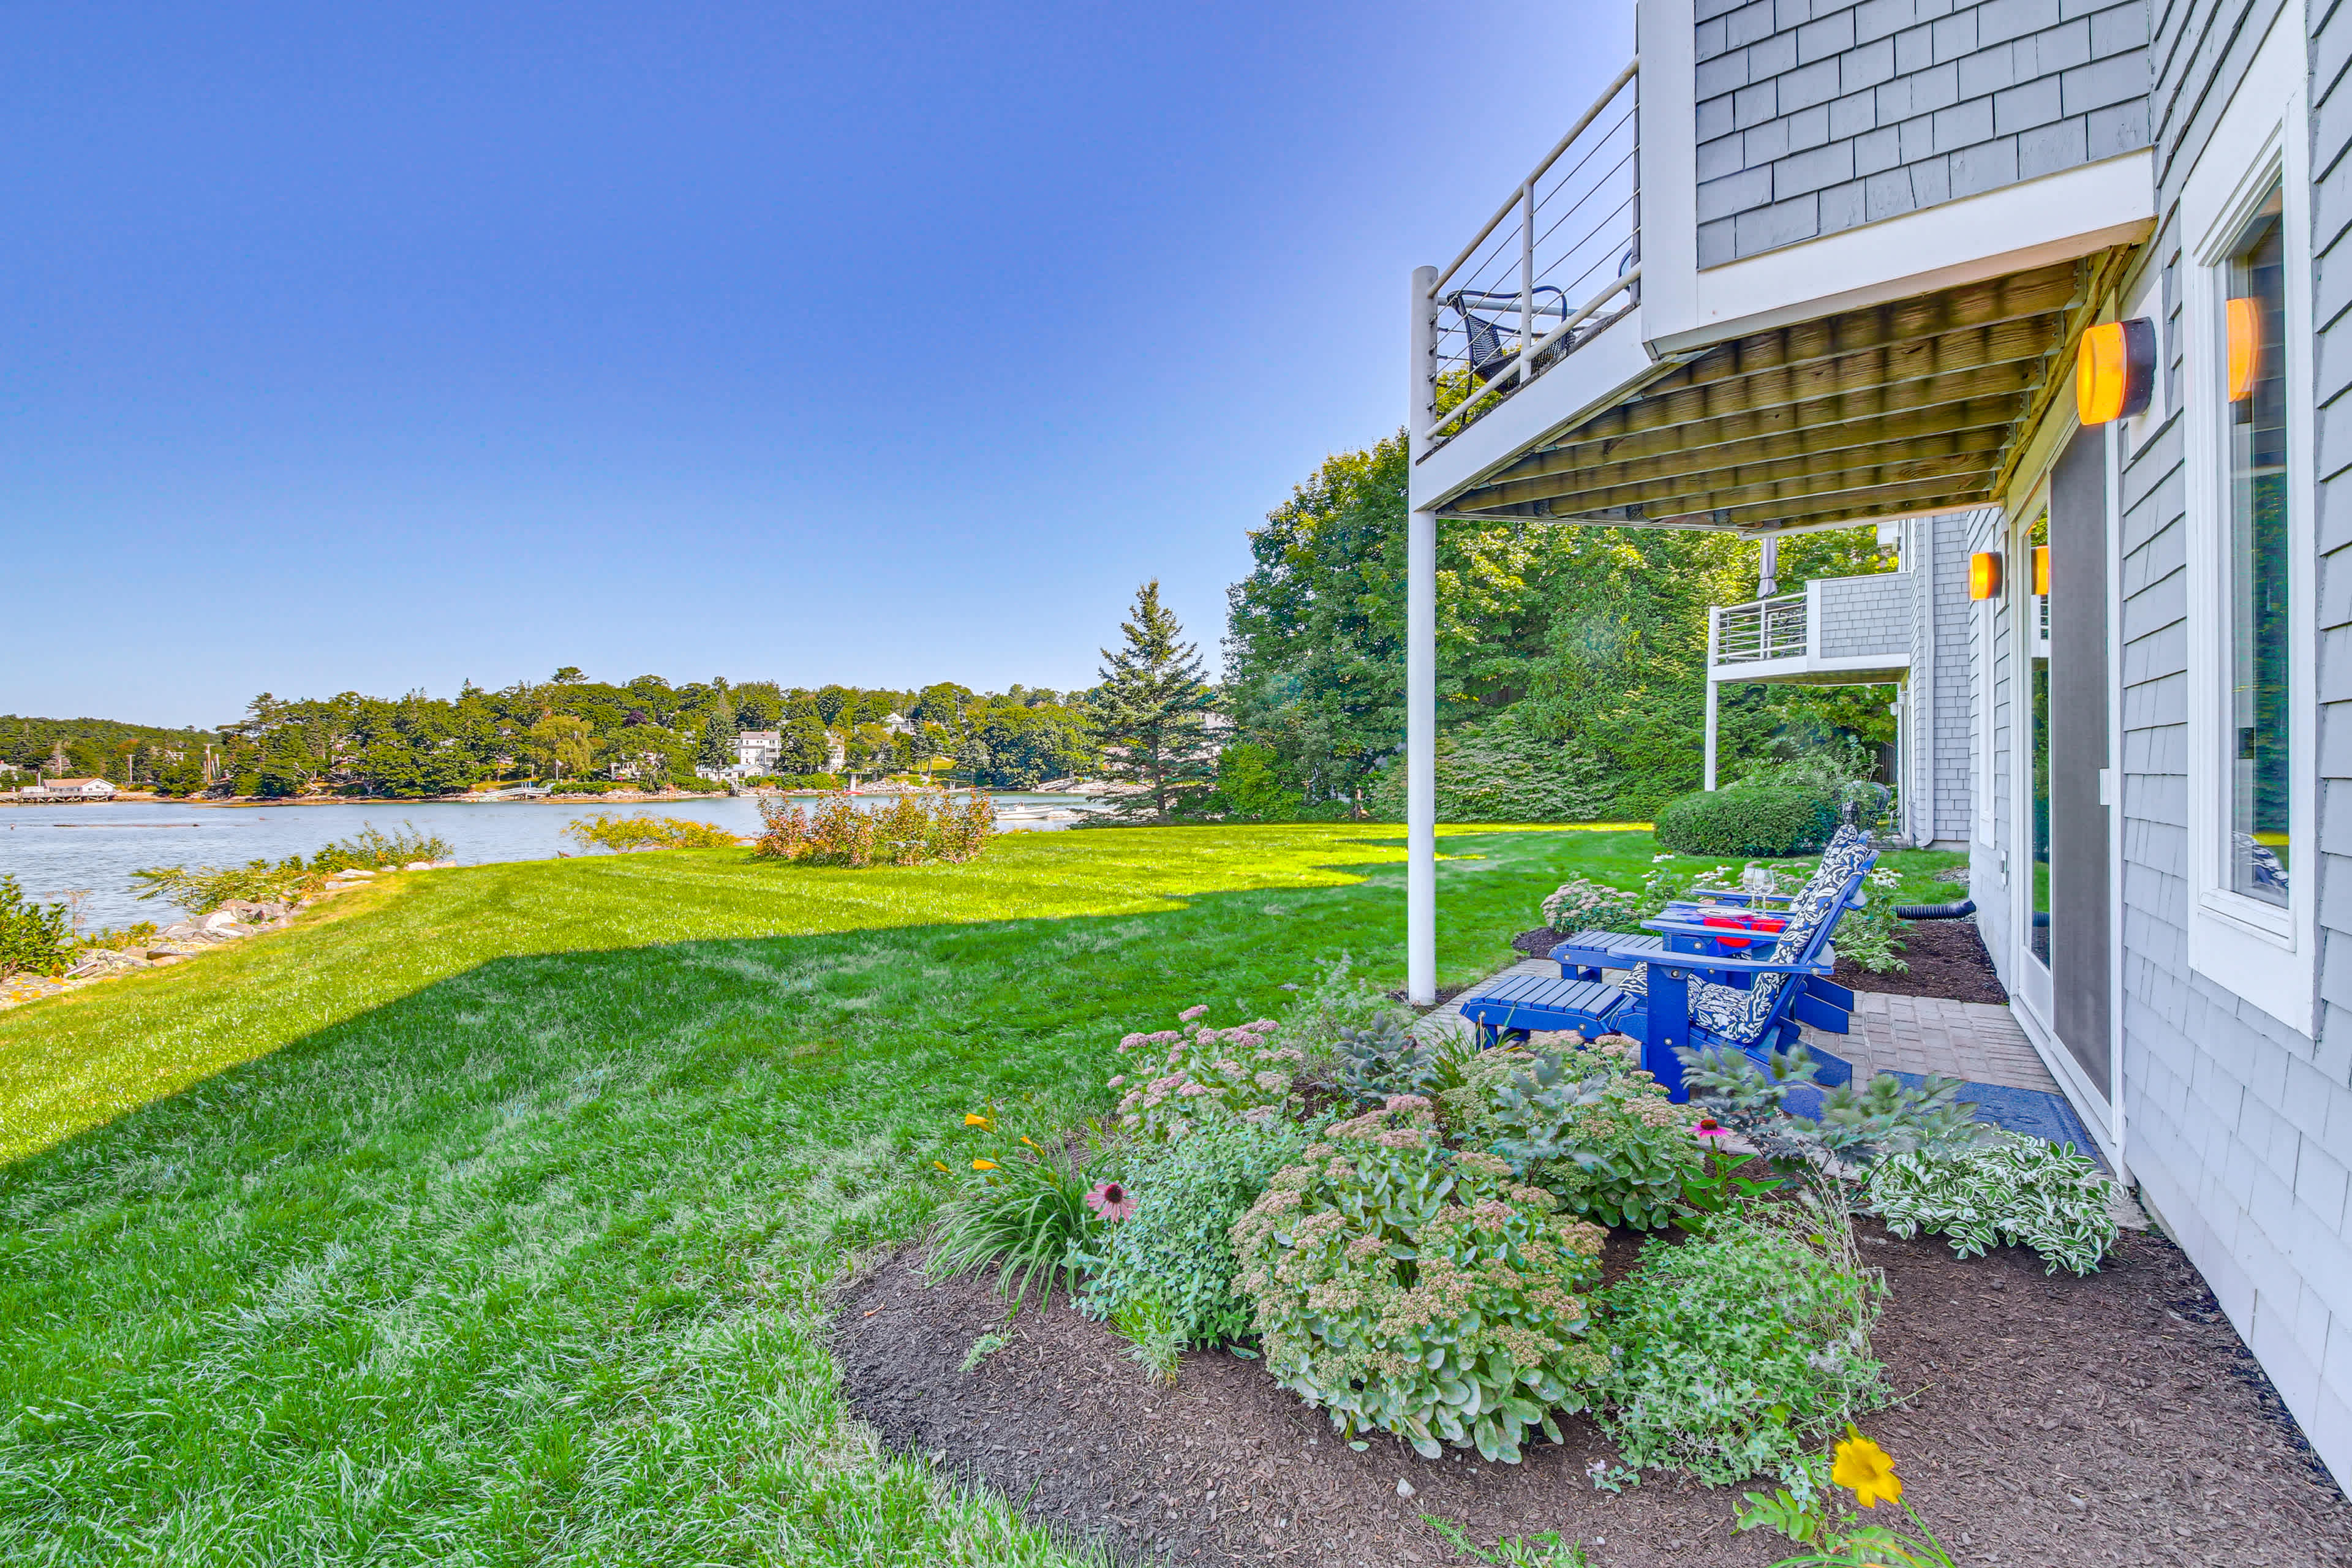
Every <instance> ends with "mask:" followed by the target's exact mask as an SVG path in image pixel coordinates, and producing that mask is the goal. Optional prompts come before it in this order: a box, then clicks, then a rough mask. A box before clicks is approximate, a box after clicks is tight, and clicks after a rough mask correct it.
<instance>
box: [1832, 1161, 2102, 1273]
mask: <svg viewBox="0 0 2352 1568" xmlns="http://www.w3.org/2000/svg"><path fill="white" fill-rule="evenodd" d="M2109 1186H2110V1184H2109V1183H2108V1180H2107V1178H2106V1176H2105V1174H2104V1173H2101V1171H2100V1170H2099V1168H2098V1166H2097V1165H2096V1164H2095V1163H2092V1161H2091V1160H2090V1159H2089V1158H2088V1157H2087V1156H2085V1155H2083V1154H2078V1153H2076V1152H2074V1148H2073V1146H2072V1145H2069V1146H2067V1147H2066V1148H2063V1149H2061V1148H2059V1147H2058V1146H2056V1145H2055V1144H2052V1143H2045V1142H2042V1140H2041V1139H2039V1138H2028V1137H2025V1136H2023V1135H2022V1134H2020V1133H2016V1132H2011V1131H2006V1130H2004V1131H1998V1132H1995V1133H1992V1134H1990V1136H1988V1137H1987V1138H1986V1139H1985V1140H1984V1141H1983V1142H1978V1143H1973V1144H1970V1145H1968V1146H1967V1147H1964V1148H1960V1149H1957V1150H1953V1151H1950V1152H1945V1153H1929V1152H1923V1151H1914V1152H1910V1153H1906V1154H1895V1155H1891V1156H1889V1157H1888V1158H1886V1159H1885V1160H1882V1161H1880V1162H1879V1163H1877V1164H1876V1165H1874V1166H1873V1167H1872V1168H1871V1171H1870V1173H1869V1175H1868V1176H1867V1177H1866V1178H1865V1179H1864V1193H1865V1194H1866V1195H1865V1202H1866V1204H1867V1205H1868V1207H1869V1208H1870V1209H1871V1210H1872V1211H1873V1212H1874V1213H1875V1214H1877V1215H1879V1217H1881V1218H1882V1219H1884V1220H1885V1222H1886V1228H1887V1229H1889V1230H1891V1231H1893V1232H1894V1233H1895V1235H1897V1236H1899V1237H1905V1238H1906V1239H1907V1238H1909V1237H1914V1236H1916V1235H1917V1234H1918V1233H1919V1232H1921V1231H1923V1230H1930V1231H1941V1232H1942V1233H1943V1234H1944V1235H1945V1236H1947V1237H1950V1238H1951V1243H1952V1250H1953V1251H1954V1252H1956V1253H1958V1254H1959V1255H1960V1256H1961V1257H1962V1258H1974V1257H1976V1256H1978V1255H1979V1254H1980V1253H1983V1252H1985V1251H1988V1250H1990V1248H1992V1247H2000V1246H2001V1245H2003V1244H2005V1243H2015V1244H2017V1245H2019V1246H2022V1247H2032V1249H2033V1250H2034V1251H2035V1252H2036V1253H2038V1254H2040V1255H2041V1258H2042V1263H2043V1265H2044V1270H2043V1271H2044V1272H2045V1273H2050V1274H2055V1273H2057V1272H2058V1270H2059V1268H2060V1267H2061V1266H2063V1267H2064V1268H2071V1269H2073V1270H2074V1272H2075V1273H2076V1274H2088V1273H2090V1272H2092V1271H2093V1270H2094V1269H2095V1268H2098V1266H2099V1260H2100V1259H2101V1258H2105V1257H2106V1255H2107V1249H2108V1248H2109V1247H2113V1246H2114V1245H2115V1244H2116V1218H2115V1215H2113V1214H2112V1213H2111V1212H2109V1210H2108V1208H2107V1196H2108V1192H2109Z"/></svg>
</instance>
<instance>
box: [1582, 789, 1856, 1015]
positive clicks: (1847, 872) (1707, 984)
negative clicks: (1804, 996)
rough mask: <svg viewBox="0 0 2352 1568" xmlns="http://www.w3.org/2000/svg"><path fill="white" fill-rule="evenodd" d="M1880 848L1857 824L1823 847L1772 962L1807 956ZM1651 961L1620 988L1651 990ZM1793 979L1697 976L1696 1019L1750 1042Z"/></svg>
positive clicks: (1775, 945) (1694, 985) (1793, 905)
mask: <svg viewBox="0 0 2352 1568" xmlns="http://www.w3.org/2000/svg"><path fill="white" fill-rule="evenodd" d="M1874 854H1875V851H1874V850H1873V849H1872V848H1871V847H1870V837H1869V836H1868V835H1867V834H1864V833H1859V832H1856V831H1855V830H1854V829H1853V828H1852V827H1840V828H1839V829H1838V830H1837V832H1836V833H1835V834H1834V835H1832V837H1831V838H1830V841H1829V844H1828V845H1827V846H1826V847H1824V848H1823V849H1822V862H1821V865H1820V867H1819V868H1816V869H1815V870H1814V872H1813V875H1812V877H1811V879H1810V880H1808V881H1807V882H1806V884H1805V887H1804V889H1803V890H1802V891H1801V892H1800V893H1798V894H1797V895H1796V897H1795V898H1793V899H1791V900H1790V903H1789V911H1788V913H1789V923H1788V925H1787V926H1786V927H1785V928H1784V929H1783V930H1782V931H1781V932H1780V940H1779V941H1777V942H1774V943H1773V944H1772V955H1771V962H1772V963H1796V962H1797V961H1798V960H1799V959H1801V958H1802V957H1804V955H1805V948H1806V946H1807V945H1808V944H1809V943H1811V941H1812V940H1813V933H1814V932H1815V931H1819V930H1820V929H1821V924H1822V921H1824V920H1826V919H1828V918H1829V915H1830V911H1831V910H1832V909H1834V908H1835V907H1836V905H1837V900H1838V895H1839V894H1840V893H1841V892H1843V891H1844V889H1845V885H1846V883H1847V882H1849V881H1851V880H1852V879H1853V874H1854V873H1855V872H1856V871H1859V870H1861V869H1862V868H1864V866H1867V865H1869V864H1870V862H1871V859H1872V858H1873V857H1874ZM1649 970H1650V966H1649V965H1648V964H1646V963H1640V964H1635V965H1634V966H1633V973H1631V974H1629V975H1627V976H1626V977H1625V979H1624V980H1623V981H1622V983H1621V984H1620V986H1619V989H1621V990H1624V991H1630V992H1632V993H1633V994H1635V995H1647V994H1649V989H1650V973H1649ZM1787 984H1789V976H1788V975H1786V974H1759V975H1758V976H1757V977H1756V984H1755V985H1754V986H1753V987H1752V988H1751V989H1749V990H1746V991H1740V990H1737V989H1735V988H1733V987H1731V986H1728V985H1717V984H1714V983H1713V982H1711V981H1705V980H1695V981H1693V982H1691V986H1690V1006H1691V1019H1692V1021H1693V1022H1694V1023H1696V1024H1697V1025H1698V1026H1700V1027H1702V1028H1704V1029H1706V1030H1709V1031H1710V1032H1712V1033H1714V1034H1717V1035H1721V1036H1723V1037H1725V1038H1727V1039H1728V1040H1730V1041H1731V1042H1732V1043H1734V1044H1736V1045H1741V1046H1746V1045H1751V1044H1753V1043H1754V1042H1755V1040H1756V1037H1758V1036H1759V1035H1761V1034H1762V1033H1763V1032H1764V1025H1765V1022H1766V1020H1768V1019H1769V1018H1770V1017H1771V1016H1772V1006H1773V1004H1774V1003H1776V1002H1778V1001H1779V1000H1780V991H1781V988H1782V987H1784V986H1785V985H1787Z"/></svg>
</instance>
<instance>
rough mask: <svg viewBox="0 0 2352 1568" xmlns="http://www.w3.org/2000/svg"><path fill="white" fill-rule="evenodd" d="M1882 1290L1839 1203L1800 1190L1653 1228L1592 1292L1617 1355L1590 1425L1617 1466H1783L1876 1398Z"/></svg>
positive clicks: (1720, 1481) (1694, 1470)
mask: <svg viewBox="0 0 2352 1568" xmlns="http://www.w3.org/2000/svg"><path fill="white" fill-rule="evenodd" d="M1884 1297H1885V1282H1884V1281H1883V1280H1882V1279H1880V1278H1879V1277H1878V1275H1877V1274H1876V1272H1875V1271H1874V1270H1870V1269H1865V1268H1863V1267H1862V1265H1861V1262H1860V1260H1859V1258H1857V1257H1856V1255H1855V1249H1854V1245H1853V1228H1852V1226H1851V1225H1850V1224H1849V1223H1848V1221H1847V1219H1846V1216H1845V1215H1844V1212H1843V1210H1842V1209H1841V1208H1840V1207H1839V1206H1838V1205H1835V1204H1832V1203H1829V1202H1826V1201H1823V1200H1822V1199H1821V1198H1819V1197H1817V1196H1815V1195H1813V1194H1801V1195H1800V1196H1799V1197H1797V1198H1794V1199H1791V1200H1790V1201H1789V1202H1785V1203H1768V1204H1754V1205H1744V1206H1742V1207H1740V1208H1736V1209H1732V1210H1729V1211H1727V1212H1725V1213H1723V1214H1719V1215H1714V1216H1713V1217H1712V1218H1710V1219H1709V1220H1708V1221H1707V1222H1706V1225H1705V1226H1703V1227H1702V1228H1701V1229H1700V1231H1699V1233H1698V1235H1697V1236H1696V1237H1694V1238H1693V1239H1692V1240H1690V1241H1687V1242H1685V1243H1683V1244H1682V1245H1680V1246H1669V1245H1662V1244H1661V1243H1659V1242H1657V1241H1653V1242H1651V1243H1650V1244H1649V1245H1648V1246H1647V1247H1644V1248H1643V1262H1642V1267H1641V1268H1639V1269H1638V1270H1636V1271H1635V1272H1634V1273H1633V1274H1632V1275H1630V1276H1629V1277H1627V1278H1626V1279H1623V1280H1621V1281H1620V1282H1619V1283H1617V1284H1616V1285H1613V1286H1612V1287H1611V1288H1610V1289H1608V1290H1606V1291H1605V1292H1603V1293H1602V1300H1603V1302H1604V1303H1605V1305H1606V1307H1607V1309H1608V1316H1609V1328H1610V1334H1611V1337H1612V1339H1613V1340H1614V1341H1615V1342H1616V1345H1617V1362H1616V1365H1615V1368H1614V1370H1613V1372H1612V1375H1611V1377H1610V1380H1609V1385H1608V1395H1609V1401H1610V1405H1611V1408H1610V1410H1609V1412H1608V1414H1607V1415H1604V1416H1603V1417H1602V1420H1601V1425H1602V1426H1603V1427H1604V1428H1605V1429H1606V1430H1607V1431H1608V1433H1609V1435H1610V1436H1612V1437H1613V1438H1615V1439H1616V1441H1617V1445H1618V1447H1619V1448H1620V1450H1621V1451H1622V1462H1623V1463H1624V1465H1625V1466H1626V1467H1627V1468H1630V1469H1635V1470H1640V1469H1646V1468H1665V1469H1679V1470H1683V1471H1686V1472H1688V1473H1689V1474H1690V1475H1691V1476H1693V1477H1695V1478H1696V1479H1698V1480H1700V1481H1701V1482H1704V1483H1705V1484H1706V1485H1708V1486H1727V1485H1730V1484H1731V1483H1733V1482H1735V1481H1740V1480H1745V1479H1747V1478H1748V1477H1749V1476H1752V1475H1756V1474H1759V1473H1765V1472H1770V1471H1773V1470H1775V1469H1780V1468H1785V1467H1788V1466H1790V1465H1794V1464H1796V1463H1798V1462H1799V1461H1801V1459H1802V1458H1803V1457H1804V1456H1805V1455H1806V1454H1807V1453H1809V1452H1810V1451H1811V1449H1812V1447H1814V1445H1815V1444H1817V1443H1818V1442H1819V1441H1820V1440H1821V1438H1822V1435H1823V1434H1825V1433H1827V1432H1829V1431H1832V1430H1834V1429H1835V1428H1836V1427H1838V1426H1841V1425H1843V1424H1844V1423H1846V1422H1847V1421H1849V1420H1851V1419H1852V1418H1853V1415H1855V1414H1856V1413H1857V1412H1858V1411H1861V1410H1864V1409H1867V1408H1870V1407H1872V1406H1874V1405H1877V1404H1878V1403H1879V1402H1880V1401H1881V1399H1882V1398H1883V1397H1884V1395H1883V1391H1882V1389H1881V1386H1880V1383H1879V1373H1880V1371H1881V1370H1882V1369H1881V1368H1880V1366H1879V1363H1877V1362H1876V1361H1874V1360H1873V1359H1872V1357H1871V1353H1870V1331H1871V1329H1872V1327H1873V1326H1874V1324H1875V1323H1876V1322H1877V1321H1878V1312H1879V1308H1880V1306H1881V1304H1882V1301H1883V1299H1884Z"/></svg>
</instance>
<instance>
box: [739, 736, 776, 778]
mask: <svg viewBox="0 0 2352 1568" xmlns="http://www.w3.org/2000/svg"><path fill="white" fill-rule="evenodd" d="M783 756H784V732H783V731H782V730H746V731H743V732H742V733H741V734H740V735H737V736H736V737H735V765H736V769H737V771H738V772H740V773H747V774H749V773H778V772H781V771H782V763H783Z"/></svg>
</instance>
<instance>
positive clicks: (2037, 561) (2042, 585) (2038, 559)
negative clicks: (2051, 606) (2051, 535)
mask: <svg viewBox="0 0 2352 1568" xmlns="http://www.w3.org/2000/svg"><path fill="white" fill-rule="evenodd" d="M2033 591H2034V592H2035V593H2036V594H2039V595H2041V596H2042V597H2043V598H2045V599H2046V598H2048V597H2049V596H2050V547H2049V546H2048V545H2046V544H2037V545H2035V546H2034V547H2033Z"/></svg>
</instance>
